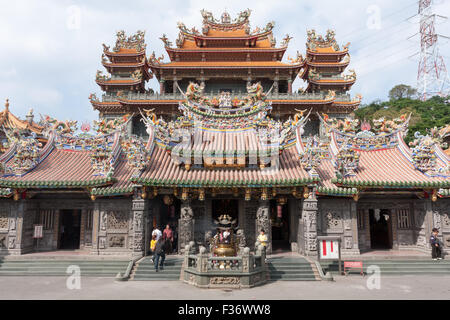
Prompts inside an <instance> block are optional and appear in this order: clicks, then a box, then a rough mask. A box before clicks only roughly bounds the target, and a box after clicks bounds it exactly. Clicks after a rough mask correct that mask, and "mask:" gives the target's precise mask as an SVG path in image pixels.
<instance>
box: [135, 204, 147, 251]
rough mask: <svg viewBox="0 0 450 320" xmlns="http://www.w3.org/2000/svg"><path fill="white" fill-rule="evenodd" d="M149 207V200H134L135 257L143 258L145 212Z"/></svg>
mask: <svg viewBox="0 0 450 320" xmlns="http://www.w3.org/2000/svg"><path fill="white" fill-rule="evenodd" d="M147 207H148V202H147V200H144V199H142V198H140V197H139V198H138V197H136V198H135V199H133V204H132V213H133V247H132V255H133V256H134V257H137V256H143V255H144V250H145V245H144V240H145V232H144V221H145V211H146V209H147Z"/></svg>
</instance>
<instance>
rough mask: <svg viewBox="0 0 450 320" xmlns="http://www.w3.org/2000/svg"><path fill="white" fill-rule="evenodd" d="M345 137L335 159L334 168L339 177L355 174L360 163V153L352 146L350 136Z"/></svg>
mask: <svg viewBox="0 0 450 320" xmlns="http://www.w3.org/2000/svg"><path fill="white" fill-rule="evenodd" d="M344 139H345V140H344V142H343V143H342V145H341V147H340V148H339V151H338V153H337V154H336V157H335V161H334V169H335V171H336V177H337V178H338V179H340V178H346V177H349V176H354V175H355V174H356V170H357V169H358V165H359V153H358V152H356V150H355V149H354V148H353V147H352V144H351V142H350V138H349V137H345V138H344Z"/></svg>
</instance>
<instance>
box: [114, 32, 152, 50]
mask: <svg viewBox="0 0 450 320" xmlns="http://www.w3.org/2000/svg"><path fill="white" fill-rule="evenodd" d="M116 36H117V40H116V45H115V47H114V48H113V51H114V52H119V51H120V50H121V49H134V50H136V51H137V52H140V51H143V50H145V48H146V46H147V45H146V44H145V39H144V37H145V31H141V30H138V31H137V32H136V34H133V35H131V36H129V37H128V38H127V37H126V35H125V31H123V30H120V31H118V32H117V34H116Z"/></svg>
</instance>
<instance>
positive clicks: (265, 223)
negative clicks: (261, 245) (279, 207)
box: [255, 200, 272, 254]
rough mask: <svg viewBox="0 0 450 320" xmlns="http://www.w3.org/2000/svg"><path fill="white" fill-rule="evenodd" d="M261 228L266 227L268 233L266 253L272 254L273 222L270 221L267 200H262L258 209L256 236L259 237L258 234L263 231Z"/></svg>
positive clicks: (265, 231) (265, 230)
mask: <svg viewBox="0 0 450 320" xmlns="http://www.w3.org/2000/svg"><path fill="white" fill-rule="evenodd" d="M261 229H264V233H265V234H266V235H267V240H268V241H267V247H266V253H267V254H270V253H272V223H271V221H270V205H269V201H267V200H260V201H259V206H258V209H257V211H256V228H255V231H256V237H255V238H258V235H259V233H260V231H261Z"/></svg>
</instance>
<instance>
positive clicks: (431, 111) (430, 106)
mask: <svg viewBox="0 0 450 320" xmlns="http://www.w3.org/2000/svg"><path fill="white" fill-rule="evenodd" d="M446 101H447V102H446ZM448 101H449V99H448V97H447V98H441V97H438V96H435V97H433V98H431V99H429V100H427V101H421V100H416V99H408V98H404V99H393V100H390V101H380V100H377V101H374V102H372V103H370V104H367V105H362V106H361V108H359V109H358V110H356V111H355V117H356V118H358V119H359V120H364V119H366V120H372V119H378V118H381V117H385V118H387V119H393V118H396V117H399V116H400V115H401V114H404V113H410V112H411V113H412V115H411V120H410V124H409V131H408V135H407V137H406V139H405V140H406V142H410V141H412V140H413V139H414V133H415V132H416V131H420V133H422V134H425V133H426V129H430V128H433V127H438V128H439V127H442V126H445V125H447V124H449V123H450V104H449V102H448Z"/></svg>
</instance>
